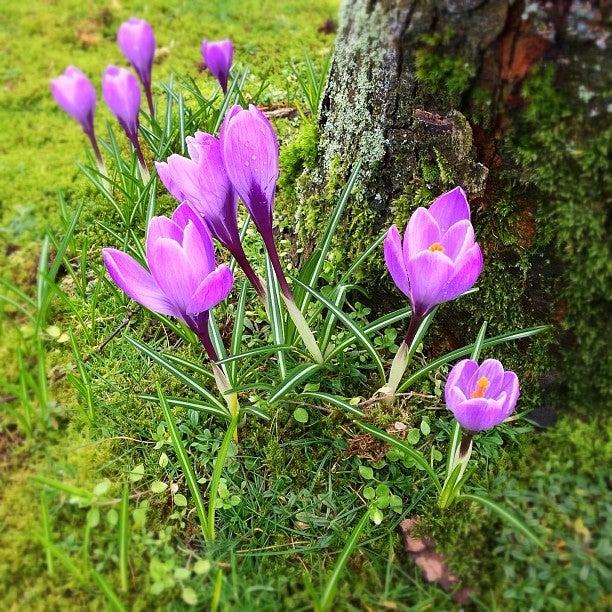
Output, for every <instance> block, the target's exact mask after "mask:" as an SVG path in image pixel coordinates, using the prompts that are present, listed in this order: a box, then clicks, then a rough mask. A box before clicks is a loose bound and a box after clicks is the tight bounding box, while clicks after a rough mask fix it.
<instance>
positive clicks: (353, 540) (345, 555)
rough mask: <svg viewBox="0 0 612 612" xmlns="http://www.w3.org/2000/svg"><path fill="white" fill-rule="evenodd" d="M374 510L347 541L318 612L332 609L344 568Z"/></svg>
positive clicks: (326, 587) (324, 592)
mask: <svg viewBox="0 0 612 612" xmlns="http://www.w3.org/2000/svg"><path fill="white" fill-rule="evenodd" d="M373 510H374V506H372V507H370V508H368V510H367V511H366V512H365V513H364V515H363V516H362V517H361V519H360V521H359V522H358V523H357V525H356V526H355V528H354V529H353V531H352V532H351V535H350V536H349V539H348V540H347V541H346V544H345V545H344V548H343V549H342V552H341V553H340V556H339V557H338V560H337V561H336V565H334V569H333V570H332V573H331V576H330V577H329V580H328V581H327V584H326V585H325V589H324V591H323V594H322V595H321V599H320V600H319V604H318V606H316V610H317V612H328V610H330V609H331V607H332V604H333V602H334V597H335V595H336V588H337V586H338V580H339V579H340V576H342V572H344V567H345V566H346V564H347V562H348V560H349V557H350V556H351V555H352V554H353V551H354V550H355V547H356V546H357V543H358V541H359V536H361V532H362V531H363V530H364V529H365V527H366V525H367V524H368V521H369V520H370V515H371V514H372V511H373Z"/></svg>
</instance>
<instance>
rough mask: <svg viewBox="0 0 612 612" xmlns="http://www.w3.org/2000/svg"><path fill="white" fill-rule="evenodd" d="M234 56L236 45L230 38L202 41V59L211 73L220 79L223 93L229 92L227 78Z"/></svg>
mask: <svg viewBox="0 0 612 612" xmlns="http://www.w3.org/2000/svg"><path fill="white" fill-rule="evenodd" d="M233 57H234V45H232V41H231V40H229V39H227V38H226V39H225V40H219V41H212V40H206V39H204V40H203V41H202V59H203V61H204V65H205V66H206V68H208V70H209V71H210V72H211V74H212V75H213V76H214V77H215V78H216V79H217V81H219V85H221V89H222V90H223V93H227V80H228V77H229V73H230V68H231V67H232V59H233Z"/></svg>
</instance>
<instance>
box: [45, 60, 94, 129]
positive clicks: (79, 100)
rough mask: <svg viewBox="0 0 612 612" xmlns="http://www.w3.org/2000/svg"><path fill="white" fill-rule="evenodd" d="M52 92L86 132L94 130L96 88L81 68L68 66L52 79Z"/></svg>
mask: <svg viewBox="0 0 612 612" xmlns="http://www.w3.org/2000/svg"><path fill="white" fill-rule="evenodd" d="M51 93H52V94H53V97H54V98H55V101H56V102H57V103H58V104H59V105H60V106H61V108H63V109H64V110H65V111H66V112H67V113H68V114H69V115H70V116H71V117H72V118H73V119H75V120H76V121H78V122H79V123H80V124H81V127H82V128H83V131H84V132H85V133H86V134H89V133H90V132H91V131H92V130H93V121H94V112H95V110H96V90H95V88H94V86H93V85H92V84H91V82H90V80H89V79H88V78H87V77H86V76H85V75H84V74H83V72H81V70H79V69H78V68H75V67H74V66H68V68H66V70H64V74H60V76H58V77H57V78H56V79H51Z"/></svg>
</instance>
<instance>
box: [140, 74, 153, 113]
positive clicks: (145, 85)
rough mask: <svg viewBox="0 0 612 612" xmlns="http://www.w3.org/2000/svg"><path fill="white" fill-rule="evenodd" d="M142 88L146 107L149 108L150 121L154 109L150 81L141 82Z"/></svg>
mask: <svg viewBox="0 0 612 612" xmlns="http://www.w3.org/2000/svg"><path fill="white" fill-rule="evenodd" d="M142 87H143V89H144V90H145V95H146V97H147V105H148V106H149V114H150V115H151V119H153V118H154V117H155V107H154V106H153V92H152V91H151V81H149V80H143V81H142Z"/></svg>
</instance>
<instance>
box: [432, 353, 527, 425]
mask: <svg viewBox="0 0 612 612" xmlns="http://www.w3.org/2000/svg"><path fill="white" fill-rule="evenodd" d="M444 397H445V400H446V406H447V408H448V409H449V410H450V411H451V412H452V413H453V414H454V415H455V418H456V419H457V421H458V422H459V424H460V425H461V427H463V428H464V429H465V430H467V431H468V432H476V431H481V430H483V429H490V428H491V427H495V426H496V425H499V424H500V423H502V422H503V421H504V420H505V419H507V418H508V417H509V416H510V415H511V414H512V412H513V411H514V408H515V406H516V402H517V400H518V397H519V381H518V377H517V375H516V374H515V373H514V372H511V371H509V370H508V371H504V368H503V366H502V364H501V363H500V362H499V361H497V359H486V360H485V361H483V362H482V364H481V365H480V366H479V365H478V363H477V362H476V361H474V360H473V359H463V360H462V361H460V362H459V363H457V364H456V365H455V366H454V367H453V369H452V370H451V371H450V374H449V375H448V379H447V381H446V387H445V389H444Z"/></svg>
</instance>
